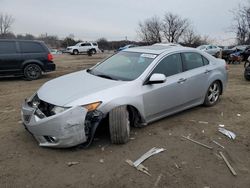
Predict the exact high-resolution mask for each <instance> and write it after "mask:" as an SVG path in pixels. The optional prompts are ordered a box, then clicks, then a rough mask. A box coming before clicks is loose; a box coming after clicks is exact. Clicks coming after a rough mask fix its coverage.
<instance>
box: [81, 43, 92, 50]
mask: <svg viewBox="0 0 250 188" xmlns="http://www.w3.org/2000/svg"><path fill="white" fill-rule="evenodd" d="M91 47H92V46H91V44H90V43H88V42H86V43H82V44H81V47H80V52H87V51H88V50H89V49H90V48H91Z"/></svg>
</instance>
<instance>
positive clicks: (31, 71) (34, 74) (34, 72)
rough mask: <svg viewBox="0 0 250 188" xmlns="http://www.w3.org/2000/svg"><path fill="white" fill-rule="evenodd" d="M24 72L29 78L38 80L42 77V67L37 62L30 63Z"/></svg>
mask: <svg viewBox="0 0 250 188" xmlns="http://www.w3.org/2000/svg"><path fill="white" fill-rule="evenodd" d="M23 74H24V76H25V78H26V79H27V80H36V79H38V78H40V77H41V75H42V69H41V67H40V66H39V65H37V64H29V65H27V66H25V67H24V69H23Z"/></svg>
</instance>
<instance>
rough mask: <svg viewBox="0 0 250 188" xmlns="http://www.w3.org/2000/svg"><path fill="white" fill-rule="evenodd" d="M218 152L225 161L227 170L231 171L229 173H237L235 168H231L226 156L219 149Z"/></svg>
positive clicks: (235, 174)
mask: <svg viewBox="0 0 250 188" xmlns="http://www.w3.org/2000/svg"><path fill="white" fill-rule="evenodd" d="M219 153H220V155H221V157H222V158H223V160H224V161H225V163H226V165H227V167H228V168H229V170H230V171H231V173H232V174H233V175H234V176H237V173H236V172H235V170H234V169H233V167H232V166H231V164H230V163H229V162H228V160H227V158H226V157H225V156H224V155H223V153H222V152H221V151H220V152H219Z"/></svg>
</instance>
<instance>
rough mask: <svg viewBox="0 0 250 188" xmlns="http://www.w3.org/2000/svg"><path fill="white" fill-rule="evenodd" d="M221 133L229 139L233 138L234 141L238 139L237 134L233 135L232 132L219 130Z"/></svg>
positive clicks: (223, 129)
mask: <svg viewBox="0 0 250 188" xmlns="http://www.w3.org/2000/svg"><path fill="white" fill-rule="evenodd" d="M219 132H221V133H222V134H224V135H226V136H227V137H228V138H231V139H233V140H234V139H235V138H236V134H235V133H233V132H232V131H229V130H227V129H225V128H219Z"/></svg>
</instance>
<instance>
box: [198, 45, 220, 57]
mask: <svg viewBox="0 0 250 188" xmlns="http://www.w3.org/2000/svg"><path fill="white" fill-rule="evenodd" d="M197 49H199V50H202V51H204V52H207V53H209V54H210V55H212V56H216V57H218V55H219V53H220V50H221V48H219V47H218V46H215V45H202V46H198V47H197Z"/></svg>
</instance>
